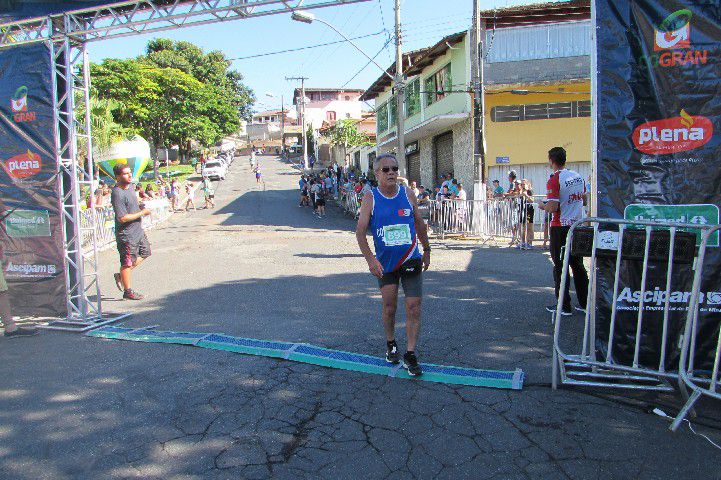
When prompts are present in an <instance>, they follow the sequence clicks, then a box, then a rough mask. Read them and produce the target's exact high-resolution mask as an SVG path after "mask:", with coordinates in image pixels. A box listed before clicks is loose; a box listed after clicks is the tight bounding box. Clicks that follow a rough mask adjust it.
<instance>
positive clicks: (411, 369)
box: [403, 352, 423, 377]
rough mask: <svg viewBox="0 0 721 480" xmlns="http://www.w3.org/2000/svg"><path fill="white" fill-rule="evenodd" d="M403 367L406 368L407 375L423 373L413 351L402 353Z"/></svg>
mask: <svg viewBox="0 0 721 480" xmlns="http://www.w3.org/2000/svg"><path fill="white" fill-rule="evenodd" d="M403 368H405V369H406V370H408V375H410V376H411V377H417V376H419V375H422V374H423V370H421V366H420V364H419V363H418V358H416V354H415V353H413V352H406V353H405V354H404V355H403Z"/></svg>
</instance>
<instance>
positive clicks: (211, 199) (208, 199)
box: [203, 177, 215, 208]
mask: <svg viewBox="0 0 721 480" xmlns="http://www.w3.org/2000/svg"><path fill="white" fill-rule="evenodd" d="M203 194H204V195H205V208H215V189H214V188H213V183H212V182H211V181H210V178H208V177H203Z"/></svg>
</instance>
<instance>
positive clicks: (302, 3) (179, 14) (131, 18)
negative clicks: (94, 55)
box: [0, 0, 370, 48]
mask: <svg viewBox="0 0 721 480" xmlns="http://www.w3.org/2000/svg"><path fill="white" fill-rule="evenodd" d="M368 1H370V0H135V1H127V2H118V3H113V4H111V5H103V6H101V7H96V8H88V9H82V10H74V11H70V12H67V13H65V14H63V15H59V16H52V17H45V18H34V19H29V20H23V21H19V22H8V23H3V24H0V48H7V47H11V46H14V45H22V44H27V43H36V42H42V41H48V40H52V41H56V42H57V41H61V40H62V39H63V38H66V37H70V38H71V39H73V40H76V41H80V42H92V41H98V40H104V39H106V38H117V37H125V36H129V35H138V34H143V33H152V32H161V31H165V30H174V29H177V28H182V27H189V26H197V25H207V24H212V23H217V22H225V21H231V20H240V19H245V18H255V17H263V16H267V15H276V14H282V13H292V12H293V11H294V10H296V9H299V8H303V9H305V10H308V9H315V8H324V7H335V6H342V5H349V4H354V3H362V2H368ZM59 21H60V22H59ZM59 23H61V24H62V25H63V27H62V28H57V26H58V24H59Z"/></svg>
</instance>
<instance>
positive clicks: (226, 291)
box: [0, 157, 721, 480]
mask: <svg viewBox="0 0 721 480" xmlns="http://www.w3.org/2000/svg"><path fill="white" fill-rule="evenodd" d="M261 165H262V167H263V172H264V175H265V176H266V182H267V183H266V184H265V189H263V188H262V187H261V186H258V185H256V184H255V179H254V178H253V177H252V174H251V172H250V169H249V167H248V165H247V160H245V159H239V160H238V161H236V163H235V164H234V165H233V167H232V174H231V176H230V177H229V179H228V180H226V181H225V182H222V184H221V185H220V187H219V188H218V192H217V194H218V198H217V199H218V207H217V208H216V209H214V210H200V211H197V212H190V213H188V214H185V213H183V214H177V215H175V216H174V217H173V219H172V220H171V221H169V222H168V223H166V224H165V225H163V226H161V227H159V228H157V229H156V230H153V231H152V232H151V233H150V235H149V236H150V240H151V242H152V245H153V256H152V257H151V258H150V259H149V260H148V261H147V263H145V264H144V265H142V267H141V268H140V269H139V270H138V271H137V272H136V274H135V287H136V288H137V290H139V291H140V292H142V293H144V294H145V295H147V299H146V300H144V301H141V302H135V303H131V302H129V301H122V300H120V296H121V295H120V292H118V291H117V290H115V287H114V285H113V282H112V273H113V271H114V270H115V269H116V268H117V258H116V257H117V254H116V253H115V252H114V251H113V250H110V251H106V252H103V253H102V255H101V260H102V263H103V275H102V286H103V287H104V290H103V292H104V293H103V294H104V298H105V302H104V305H105V308H106V309H108V310H112V311H115V312H132V313H133V314H134V316H133V317H132V319H131V320H130V321H128V322H126V323H127V324H128V325H130V326H144V325H158V329H162V330H188V331H202V332H224V333H227V334H231V335H238V336H245V337H254V338H262V339H275V340H283V341H293V342H305V343H312V344H316V345H322V346H326V347H330V348H338V349H343V350H350V351H355V352H362V353H368V354H372V355H377V356H381V355H382V354H383V352H384V338H383V334H382V328H381V325H380V319H379V317H380V301H379V295H378V291H377V284H376V282H375V281H374V279H373V278H372V277H371V276H370V274H369V273H368V272H367V267H366V265H365V262H364V260H363V258H362V257H361V256H360V255H359V253H358V249H357V246H356V244H355V237H354V235H353V228H354V223H353V221H352V220H351V219H349V218H348V217H346V216H344V215H343V214H342V213H341V212H340V211H339V210H338V209H337V208H335V207H331V208H329V215H328V217H327V218H324V219H318V218H316V217H314V216H313V215H312V214H311V212H310V210H309V209H307V208H298V207H297V180H298V177H297V172H296V171H295V170H293V169H292V168H290V167H289V166H288V165H287V164H284V163H281V162H280V161H279V160H277V159H275V158H273V157H261ZM198 203H199V204H200V203H202V202H198ZM550 285H551V271H550V264H549V261H548V258H547V256H546V255H545V254H544V253H541V252H519V251H515V250H504V249H488V248H480V247H479V246H478V245H476V244H475V243H468V242H466V243H463V242H444V243H440V242H435V244H434V250H433V259H432V267H431V270H430V271H429V272H428V273H427V274H426V277H425V292H426V296H425V299H424V314H423V326H422V335H421V342H420V346H419V348H418V353H419V356H420V359H421V361H422V362H423V361H425V362H431V363H441V364H447V365H462V366H471V367H477V368H496V369H504V370H510V369H514V368H516V367H520V368H523V369H524V370H525V371H526V386H525V388H524V389H523V391H520V392H512V391H501V390H492V389H482V388H475V387H460V386H447V385H440V384H430V383H426V382H416V381H404V380H398V379H389V378H385V377H379V376H374V375H366V374H362V373H354V372H347V371H337V370H330V369H325V368H321V367H315V366H309V365H302V364H296V363H291V362H287V361H280V360H273V359H268V358H259V357H249V356H243V355H237V354H232V353H226V352H219V351H210V350H203V349H198V348H192V347H182V346H174V345H152V344H140V343H130V342H119V341H108V340H99V339H94V338H88V337H84V336H81V335H76V334H62V333H50V332H44V333H43V334H42V335H40V336H38V337H34V338H32V339H23V340H13V341H2V339H0V375H1V376H0V378H2V381H1V382H0V478H13V479H15V478H17V479H46V478H47V479H64V478H73V479H77V478H163V479H166V478H178V479H181V478H183V479H190V478H193V479H200V478H203V479H205V478H223V479H226V478H227V479H230V478H294V479H297V478H332V479H346V478H349V479H350V478H352V479H356V478H364V479H365V478H368V479H381V478H392V479H402V478H453V479H457V478H469V479H486V478H488V479H490V478H495V479H535V478H538V479H544V480H545V479H555V478H560V479H583V480H586V479H692V478H721V452H719V450H716V449H714V448H713V447H711V446H710V445H709V444H708V443H707V442H706V441H705V440H703V439H701V438H700V437H698V436H694V435H693V434H691V433H690V431H689V430H688V429H687V428H685V427H684V428H683V429H681V430H680V431H679V432H678V433H676V434H672V433H670V432H669V431H668V430H667V427H668V422H667V421H666V420H664V419H662V418H660V417H657V416H655V415H651V414H648V413H646V412H645V411H644V409H645V408H646V405H647V403H643V402H638V401H636V402H635V403H629V402H626V401H619V400H618V399H614V398H609V397H604V396H599V395H591V394H590V393H593V392H590V391H583V390H575V391H574V390H569V389H562V390H559V391H552V390H551V389H550V388H549V386H548V383H549V379H550V347H551V325H550V323H549V316H548V314H547V313H546V312H545V311H544V310H543V307H544V305H546V304H548V303H552V290H551V288H549V286H550ZM398 317H399V318H398V325H399V327H402V326H403V325H404V313H403V311H402V309H399V315H398ZM573 319H574V320H572V321H576V322H577V323H578V325H579V326H580V325H581V322H582V319H581V317H580V316H579V317H573ZM404 336H405V335H404V332H403V330H402V329H400V328H399V330H398V337H397V338H398V340H399V344H400V345H401V348H403V345H404V343H405V341H404ZM636 400H638V399H636ZM652 400H653V401H656V400H658V401H660V402H664V401H667V400H668V399H664V398H661V399H652ZM646 401H648V399H646ZM664 408H667V407H664ZM712 408H714V409H717V408H718V405H712ZM669 413H671V412H670V411H669ZM698 429H699V430H700V431H702V432H704V433H706V434H709V435H710V436H711V438H714V439H715V440H716V441H717V443H718V442H719V440H721V434H719V431H717V430H713V429H710V428H708V427H704V426H698Z"/></svg>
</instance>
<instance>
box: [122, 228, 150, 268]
mask: <svg viewBox="0 0 721 480" xmlns="http://www.w3.org/2000/svg"><path fill="white" fill-rule="evenodd" d="M115 242H116V243H117V245H118V253H119V254H120V266H121V267H132V266H133V265H134V264H135V261H136V260H137V259H138V257H140V258H148V257H149V256H150V255H151V252H150V242H149V241H148V237H146V236H145V233H143V236H142V237H141V238H140V239H139V240H138V241H135V242H128V241H126V240H121V239H120V238H116V239H115Z"/></svg>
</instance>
